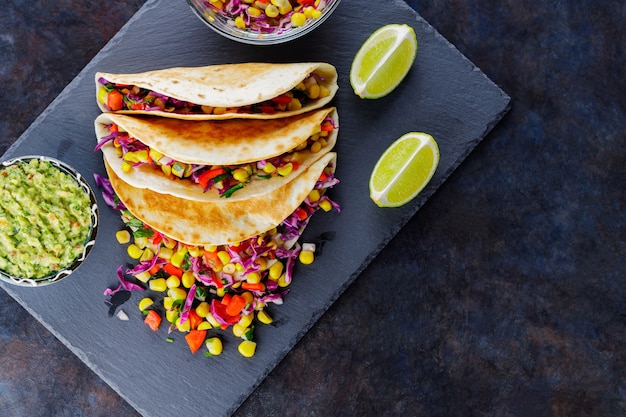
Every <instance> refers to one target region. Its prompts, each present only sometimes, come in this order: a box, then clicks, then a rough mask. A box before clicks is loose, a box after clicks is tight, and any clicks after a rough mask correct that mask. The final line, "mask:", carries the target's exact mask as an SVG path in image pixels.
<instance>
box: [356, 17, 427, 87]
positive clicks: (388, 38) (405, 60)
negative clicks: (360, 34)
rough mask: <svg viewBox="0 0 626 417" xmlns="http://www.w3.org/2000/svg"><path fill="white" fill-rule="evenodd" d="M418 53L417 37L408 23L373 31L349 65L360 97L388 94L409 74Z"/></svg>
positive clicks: (391, 25) (390, 25)
mask: <svg viewBox="0 0 626 417" xmlns="http://www.w3.org/2000/svg"><path fill="white" fill-rule="evenodd" d="M416 56H417V38H416V36H415V31H414V30H413V28H412V27H411V26H409V25H406V24H389V25H385V26H382V27H381V28H379V29H377V30H376V31H374V32H373V33H372V34H371V35H370V36H369V38H368V39H367V40H366V41H365V42H364V43H363V45H361V48H360V49H359V51H358V52H357V53H356V55H355V57H354V59H353V61H352V67H351V68H350V84H351V85H352V88H353V89H354V93H355V94H356V95H358V96H359V97H361V98H369V99H375V98H380V97H384V96H386V95H388V94H389V93H390V92H392V91H393V90H394V89H395V88H396V87H397V86H398V85H399V84H400V83H401V82H402V80H403V79H404V78H405V77H406V75H407V74H408V72H409V70H410V69H411V67H412V66H413V62H414V61H415V57H416Z"/></svg>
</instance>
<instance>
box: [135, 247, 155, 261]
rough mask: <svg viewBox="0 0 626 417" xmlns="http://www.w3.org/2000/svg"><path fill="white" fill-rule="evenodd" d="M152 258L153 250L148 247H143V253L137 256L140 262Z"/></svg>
mask: <svg viewBox="0 0 626 417" xmlns="http://www.w3.org/2000/svg"><path fill="white" fill-rule="evenodd" d="M152 258H154V252H153V251H152V249H150V248H145V249H144V250H143V253H142V254H141V256H140V257H139V260H140V261H142V262H146V261H151V260H152Z"/></svg>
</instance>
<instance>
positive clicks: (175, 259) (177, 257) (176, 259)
mask: <svg viewBox="0 0 626 417" xmlns="http://www.w3.org/2000/svg"><path fill="white" fill-rule="evenodd" d="M183 248H184V246H183ZM185 255H187V250H186V249H179V250H177V251H176V252H174V253H173V254H172V257H171V258H170V262H171V263H172V265H174V266H175V267H177V268H180V267H181V265H182V264H183V261H184V260H185Z"/></svg>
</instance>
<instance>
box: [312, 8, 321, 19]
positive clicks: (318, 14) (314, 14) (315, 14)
mask: <svg viewBox="0 0 626 417" xmlns="http://www.w3.org/2000/svg"><path fill="white" fill-rule="evenodd" d="M311 17H312V18H313V19H319V18H320V17H322V12H321V11H319V10H317V9H315V10H313V11H312V12H311Z"/></svg>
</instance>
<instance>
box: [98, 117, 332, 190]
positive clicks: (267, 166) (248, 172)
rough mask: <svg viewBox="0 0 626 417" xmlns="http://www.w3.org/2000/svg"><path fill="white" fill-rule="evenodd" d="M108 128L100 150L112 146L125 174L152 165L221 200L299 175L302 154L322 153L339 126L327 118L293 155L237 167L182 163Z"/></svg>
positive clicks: (116, 128) (120, 130) (114, 127)
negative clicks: (256, 184)
mask: <svg viewBox="0 0 626 417" xmlns="http://www.w3.org/2000/svg"><path fill="white" fill-rule="evenodd" d="M105 128H106V130H107V131H108V133H109V134H108V135H106V136H104V137H102V138H101V139H100V141H99V143H98V145H97V146H96V150H98V149H100V148H101V147H102V146H103V145H105V144H106V143H109V142H112V143H113V146H114V147H115V152H116V154H117V156H118V157H119V158H121V159H122V170H123V171H124V172H130V171H131V170H133V169H136V168H138V167H141V166H144V165H150V166H152V167H155V168H157V169H158V170H160V171H161V172H162V173H163V175H165V176H167V177H169V178H170V179H173V180H184V181H188V182H189V183H192V184H194V185H197V186H199V187H201V188H202V189H203V191H204V192H206V191H208V190H216V191H217V192H218V194H219V195H220V197H223V198H228V197H231V196H232V195H233V194H234V193H235V192H236V191H238V190H241V189H242V188H244V187H245V186H246V184H247V183H249V182H250V181H252V180H253V179H255V178H258V179H270V178H272V177H275V176H280V177H285V176H287V175H290V174H291V173H292V172H296V171H297V170H298V169H299V167H300V164H301V163H302V153H303V152H305V151H308V152H310V153H317V152H319V151H320V150H321V149H322V148H324V147H325V146H326V145H327V141H326V138H328V135H329V133H330V132H332V131H333V130H335V129H337V126H336V125H335V121H334V120H333V119H332V118H331V117H326V118H325V119H324V121H323V122H322V123H321V125H320V126H319V130H317V131H316V132H315V133H313V135H311V136H310V137H309V138H308V139H307V140H305V141H304V142H302V143H301V144H300V145H298V146H297V147H296V148H294V149H292V150H290V151H289V152H286V153H284V154H282V155H279V156H275V157H272V158H267V159H263V160H260V161H256V162H250V163H244V164H237V165H203V164H192V163H186V162H182V161H178V160H176V159H174V158H171V157H169V156H166V155H163V154H162V153H161V152H159V151H157V150H155V149H153V148H151V147H150V146H148V145H146V144H144V143H143V142H141V141H140V140H138V139H136V138H134V137H132V136H131V135H130V134H129V133H128V132H127V131H125V130H124V129H123V128H122V127H120V126H119V125H118V124H116V123H115V122H111V123H109V124H107V125H106V126H105Z"/></svg>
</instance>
